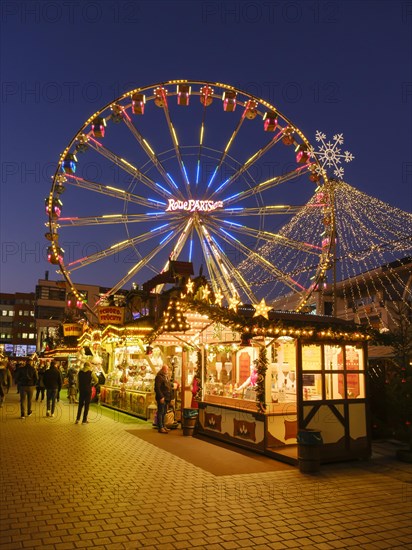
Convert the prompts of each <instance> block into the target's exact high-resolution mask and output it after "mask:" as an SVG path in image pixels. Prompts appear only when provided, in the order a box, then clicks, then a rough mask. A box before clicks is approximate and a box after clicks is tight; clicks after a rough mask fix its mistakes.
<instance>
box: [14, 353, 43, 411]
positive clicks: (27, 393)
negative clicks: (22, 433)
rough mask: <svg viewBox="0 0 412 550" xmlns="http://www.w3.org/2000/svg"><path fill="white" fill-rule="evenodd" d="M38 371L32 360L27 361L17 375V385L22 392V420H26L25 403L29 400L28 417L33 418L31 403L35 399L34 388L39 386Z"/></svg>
mask: <svg viewBox="0 0 412 550" xmlns="http://www.w3.org/2000/svg"><path fill="white" fill-rule="evenodd" d="M37 379H38V376H37V371H36V369H35V367H34V365H33V361H32V360H31V359H27V360H26V363H25V364H24V366H23V367H20V368H19V369H18V370H17V373H16V384H17V386H18V388H19V391H20V413H21V419H22V420H24V418H25V409H24V406H25V403H26V400H27V416H31V415H32V414H33V411H32V410H31V402H32V399H33V392H34V388H35V386H36V384H37Z"/></svg>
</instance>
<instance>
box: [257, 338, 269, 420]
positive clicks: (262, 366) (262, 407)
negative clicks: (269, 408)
mask: <svg viewBox="0 0 412 550" xmlns="http://www.w3.org/2000/svg"><path fill="white" fill-rule="evenodd" d="M267 369H268V360H267V351H266V348H265V347H264V346H262V347H261V348H260V349H259V358H258V360H257V372H258V379H257V382H256V404H257V407H258V410H259V411H260V412H262V413H264V412H265V411H266V399H265V380H266V371H267Z"/></svg>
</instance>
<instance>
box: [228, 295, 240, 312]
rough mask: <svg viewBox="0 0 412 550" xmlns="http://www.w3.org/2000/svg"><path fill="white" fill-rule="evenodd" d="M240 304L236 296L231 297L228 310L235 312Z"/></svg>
mask: <svg viewBox="0 0 412 550" xmlns="http://www.w3.org/2000/svg"><path fill="white" fill-rule="evenodd" d="M239 304H240V300H239V299H238V297H237V296H233V297H232V298H230V300H229V309H233V310H234V311H237V306H238V305H239Z"/></svg>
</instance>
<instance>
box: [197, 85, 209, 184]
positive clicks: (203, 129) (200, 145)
mask: <svg viewBox="0 0 412 550" xmlns="http://www.w3.org/2000/svg"><path fill="white" fill-rule="evenodd" d="M205 93H206V97H205V98H204V101H203V114H202V123H201V125H200V136H199V153H198V156H197V164H196V179H195V182H196V185H198V183H199V178H200V163H201V159H202V149H203V138H204V133H205V122H206V109H207V101H208V94H209V89H207V90H206V92H205Z"/></svg>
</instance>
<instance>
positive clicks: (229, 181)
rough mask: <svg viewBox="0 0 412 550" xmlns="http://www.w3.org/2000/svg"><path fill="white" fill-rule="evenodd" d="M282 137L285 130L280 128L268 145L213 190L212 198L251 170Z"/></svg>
mask: <svg viewBox="0 0 412 550" xmlns="http://www.w3.org/2000/svg"><path fill="white" fill-rule="evenodd" d="M282 137H283V132H282V130H280V131H279V132H278V133H277V134H276V135H275V137H274V138H273V139H271V140H270V141H269V142H268V143H267V144H266V145H264V146H263V147H261V148H260V149H259V150H258V151H256V153H254V154H253V155H252V156H251V157H249V159H248V160H247V161H246V162H245V163H244V164H243V165H242V166H241V167H240V168H238V169H237V170H236V172H235V173H234V174H232V175H231V176H230V177H229V178H227V180H225V181H224V182H223V183H221V184H220V185H219V187H218V188H217V189H215V190H214V191H213V193H212V195H211V197H210V198H213V197H214V196H216V195H218V194H219V193H221V192H222V191H223V189H225V188H227V187H229V186H230V185H232V184H233V183H234V182H235V181H236V180H237V179H238V178H239V177H240V176H241V175H242V174H243V173H244V172H246V171H247V170H249V169H250V168H251V166H253V164H254V163H255V162H257V161H258V160H259V159H260V158H261V157H262V156H263V155H264V154H265V153H266V152H267V151H269V150H270V149H271V148H272V147H273V146H274V145H276V144H277V143H279V141H280V140H281V139H282Z"/></svg>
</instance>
